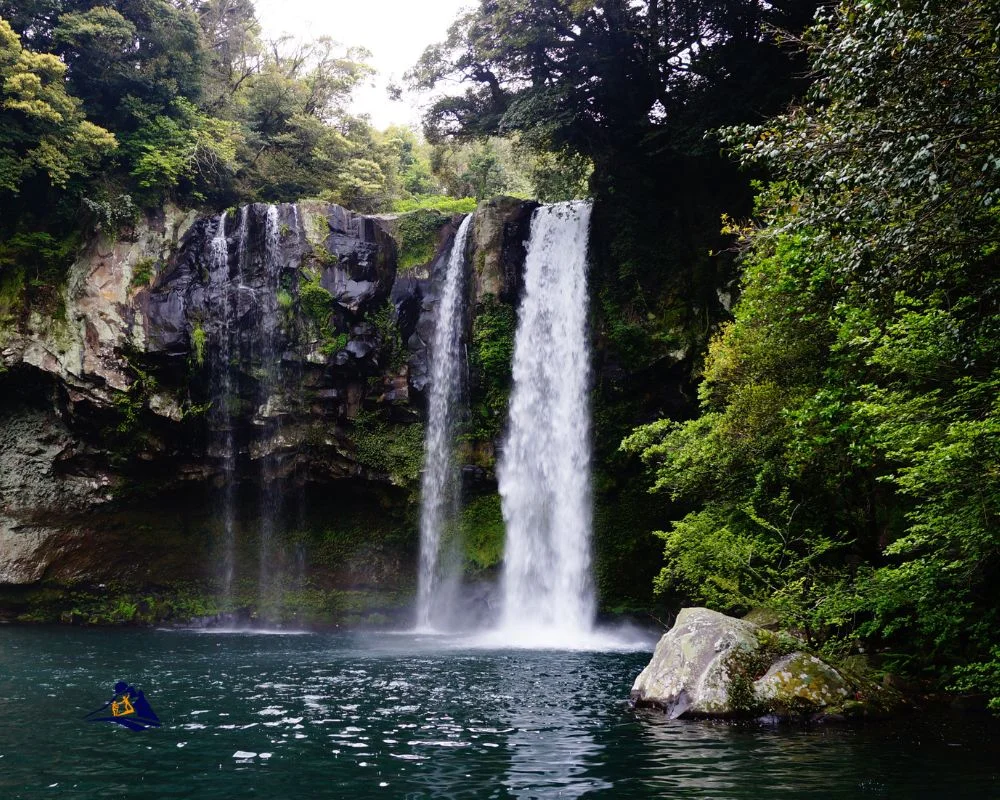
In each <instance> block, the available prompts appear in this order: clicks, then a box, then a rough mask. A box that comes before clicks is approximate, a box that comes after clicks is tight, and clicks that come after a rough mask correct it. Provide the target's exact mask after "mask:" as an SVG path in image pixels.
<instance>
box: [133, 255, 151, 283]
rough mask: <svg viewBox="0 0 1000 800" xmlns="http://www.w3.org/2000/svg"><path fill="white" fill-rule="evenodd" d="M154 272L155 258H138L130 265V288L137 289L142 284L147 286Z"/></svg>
mask: <svg viewBox="0 0 1000 800" xmlns="http://www.w3.org/2000/svg"><path fill="white" fill-rule="evenodd" d="M155 274H156V260H155V259H152V258H140V259H139V260H138V261H136V262H135V264H134V266H133V267H132V281H131V286H132V288H133V289H139V288H141V287H143V286H148V285H149V282H150V281H151V280H152V279H153V276H154V275H155Z"/></svg>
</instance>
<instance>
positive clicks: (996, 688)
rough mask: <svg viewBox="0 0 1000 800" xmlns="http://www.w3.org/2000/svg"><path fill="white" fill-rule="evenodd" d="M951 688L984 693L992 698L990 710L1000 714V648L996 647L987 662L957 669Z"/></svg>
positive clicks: (966, 665)
mask: <svg viewBox="0 0 1000 800" xmlns="http://www.w3.org/2000/svg"><path fill="white" fill-rule="evenodd" d="M951 688H952V689H955V690H957V691H960V692H976V693H984V694H986V695H987V696H988V697H989V698H990V700H989V706H990V709H991V710H992V711H996V712H1000V647H994V648H993V649H992V650H991V651H990V654H989V659H988V660H986V661H979V662H976V663H974V664H965V665H963V666H961V667H958V668H956V669H955V681H954V683H953V684H952V686H951Z"/></svg>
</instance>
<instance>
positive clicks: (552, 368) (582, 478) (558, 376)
mask: <svg viewBox="0 0 1000 800" xmlns="http://www.w3.org/2000/svg"><path fill="white" fill-rule="evenodd" d="M589 226H590V204H589V203H586V202H580V201H577V202H572V203H560V204H557V205H553V206H543V207H542V208H539V209H538V210H537V211H536V212H535V215H534V217H533V218H532V222H531V239H530V242H529V244H528V252H527V259H526V261H525V272H524V296H523V299H522V301H521V308H520V311H519V315H518V325H517V332H516V336H515V344H514V361H513V389H512V392H511V396H510V412H509V428H508V433H507V437H506V440H505V443H504V447H503V451H502V453H501V457H500V461H499V464H498V468H497V478H498V482H499V489H500V496H501V500H502V505H503V516H504V521H505V523H506V527H507V539H506V548H505V554H504V574H503V586H502V591H503V611H502V614H503V616H502V620H501V627H500V631H499V636H500V638H501V639H502V640H505V641H507V642H509V643H514V644H538V645H542V646H557V645H562V644H568V645H571V646H579V639H580V638H581V637H586V636H587V635H589V634H590V632H591V630H592V627H593V620H594V597H593V590H592V586H591V579H590V562H591V554H590V534H591V522H592V510H591V497H590V411H589V406H588V391H589V388H590V386H589V372H590V364H589V345H588V334H587V237H588V232H589Z"/></svg>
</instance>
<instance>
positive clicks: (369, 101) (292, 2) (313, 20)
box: [255, 0, 475, 128]
mask: <svg viewBox="0 0 1000 800" xmlns="http://www.w3.org/2000/svg"><path fill="white" fill-rule="evenodd" d="M255 5H256V7H257V18H258V19H259V20H260V24H261V27H262V29H263V35H264V36H265V38H272V37H277V36H278V35H280V34H282V33H290V34H292V35H293V36H296V37H300V38H307V39H315V38H318V37H320V36H329V37H330V38H331V39H333V40H334V41H336V42H339V43H340V44H344V45H349V46H360V47H365V48H367V49H368V50H370V51H371V52H372V58H371V62H370V63H371V65H372V66H373V67H374V68H375V69H376V70H378V74H377V75H376V76H375V77H374V79H373V84H374V85H371V86H364V87H361V88H359V89H358V90H357V91H356V92H355V94H354V111H355V113H359V114H368V115H369V116H370V117H371V120H372V123H373V124H374V125H375V127H377V128H384V127H386V126H387V125H392V124H400V125H418V124H419V122H420V109H419V103H420V98H418V97H413V96H412V95H410V94H409V93H407V94H404V95H403V100H402V101H400V102H392V101H390V100H389V98H388V95H387V94H386V85H387V84H388V83H389V81H390V80H395V81H396V82H398V83H401V82H402V77H403V73H404V72H406V70H408V69H409V68H410V67H412V66H413V65H414V64H415V63H416V61H417V59H418V58H420V56H421V54H422V53H423V52H424V49H425V48H426V47H427V46H428V45H431V44H434V43H436V42H439V41H442V40H443V39H444V38H445V35H446V34H447V31H448V27H449V26H450V25H451V23H452V22H454V20H455V18H456V17H457V16H458V13H459V11H461V10H462V9H463V8H468V7H470V6H472V5H475V3H474V0H255Z"/></svg>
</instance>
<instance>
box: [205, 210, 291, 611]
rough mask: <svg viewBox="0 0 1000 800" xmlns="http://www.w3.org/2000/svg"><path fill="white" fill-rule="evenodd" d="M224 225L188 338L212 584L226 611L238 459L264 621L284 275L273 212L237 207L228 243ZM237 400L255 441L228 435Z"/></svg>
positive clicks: (270, 581)
mask: <svg viewBox="0 0 1000 800" xmlns="http://www.w3.org/2000/svg"><path fill="white" fill-rule="evenodd" d="M262 212H263V213H262ZM226 221H227V215H226V214H225V213H223V214H221V215H220V216H219V217H218V222H217V223H216V226H215V230H214V233H213V234H212V238H211V239H210V240H209V244H208V248H207V262H208V267H209V273H210V283H211V291H210V292H209V295H210V297H211V298H212V299H211V300H210V302H211V315H210V318H209V319H206V320H204V321H203V322H201V323H199V328H200V332H198V331H196V332H195V333H193V334H192V336H200V337H202V338H201V344H200V345H199V344H198V342H197V341H196V342H195V344H194V346H195V348H196V350H197V351H198V352H199V353H204V354H205V355H206V357H207V360H208V366H209V375H210V393H211V400H212V405H211V410H210V412H209V415H210V422H211V425H210V428H211V431H212V433H211V437H212V438H211V441H210V451H211V452H212V453H213V455H214V456H216V457H218V458H219V459H220V461H221V464H222V479H223V482H224V483H223V487H222V498H221V502H222V508H221V509H220V512H221V516H222V522H223V538H222V546H221V548H220V550H221V552H220V559H219V569H218V577H219V583H220V587H221V600H222V605H223V607H224V608H226V609H227V610H232V607H233V605H234V602H235V600H236V598H237V596H238V593H237V592H236V588H235V587H236V584H237V582H238V580H245V579H246V578H247V577H248V576H246V575H243V574H241V570H240V567H242V566H243V565H242V564H239V563H238V562H239V561H240V558H239V557H240V556H241V555H245V554H244V553H243V551H242V549H241V548H240V547H239V546H238V545H239V544H240V543H239V542H238V541H237V529H238V525H237V523H238V522H239V521H242V522H243V523H244V525H245V523H246V521H247V520H246V519H245V518H243V519H242V520H241V519H240V517H239V515H238V513H237V511H238V507H239V503H238V497H237V490H238V482H237V475H238V473H237V457H238V456H239V454H240V453H242V452H246V453H247V454H248V455H249V456H250V457H251V458H252V459H254V460H256V461H257V463H258V465H259V466H258V471H259V475H260V485H261V490H260V496H259V505H258V513H257V520H258V532H259V544H258V550H259V553H258V561H259V566H258V577H257V606H258V614H259V615H260V616H261V617H262V618H269V619H274V618H276V617H278V616H280V612H281V597H280V586H279V584H280V578H281V574H282V563H283V558H282V552H281V548H280V547H279V546H278V545H277V543H276V539H277V537H276V535H275V534H276V531H277V523H278V520H279V519H280V514H281V510H282V494H283V486H282V484H281V482H280V480H279V479H278V477H277V476H278V474H279V472H280V471H279V470H278V469H276V468H275V466H276V462H277V456H275V455H274V454H273V453H270V452H269V448H270V447H271V445H270V444H269V441H270V442H275V441H277V440H279V439H280V415H279V414H277V413H276V410H275V405H276V402H277V401H276V396H277V395H278V391H279V389H280V381H281V375H280V369H279V367H280V364H279V361H280V352H281V344H282V340H281V336H282V332H281V328H280V320H279V316H280V312H279V305H278V291H279V288H280V281H281V272H282V269H283V266H284V264H283V261H282V249H281V232H280V213H279V209H278V207H277V206H274V205H269V206H266V207H264V206H260V205H252V206H243V207H242V208H241V209H240V210H239V215H238V217H237V222H236V226H235V230H234V231H233V232H232V237H231V239H230V240H227V238H226ZM230 262H231V263H230ZM202 325H204V327H201V326H202ZM206 339H207V341H206ZM199 357H200V356H199ZM251 386H253V387H254V388H253V390H252V393H250V391H249V387H251ZM247 399H253V400H254V401H255V403H256V407H257V413H256V415H255V416H254V427H255V428H256V429H257V431H258V433H257V434H254V435H251V434H250V432H249V431H248V430H246V429H239V430H237V424H236V418H235V410H236V409H237V408H239V407H240V406H241V404H242V403H243V402H245V401H246V400H247ZM239 599H241V600H242V599H243V598H242V597H241V598H239Z"/></svg>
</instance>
